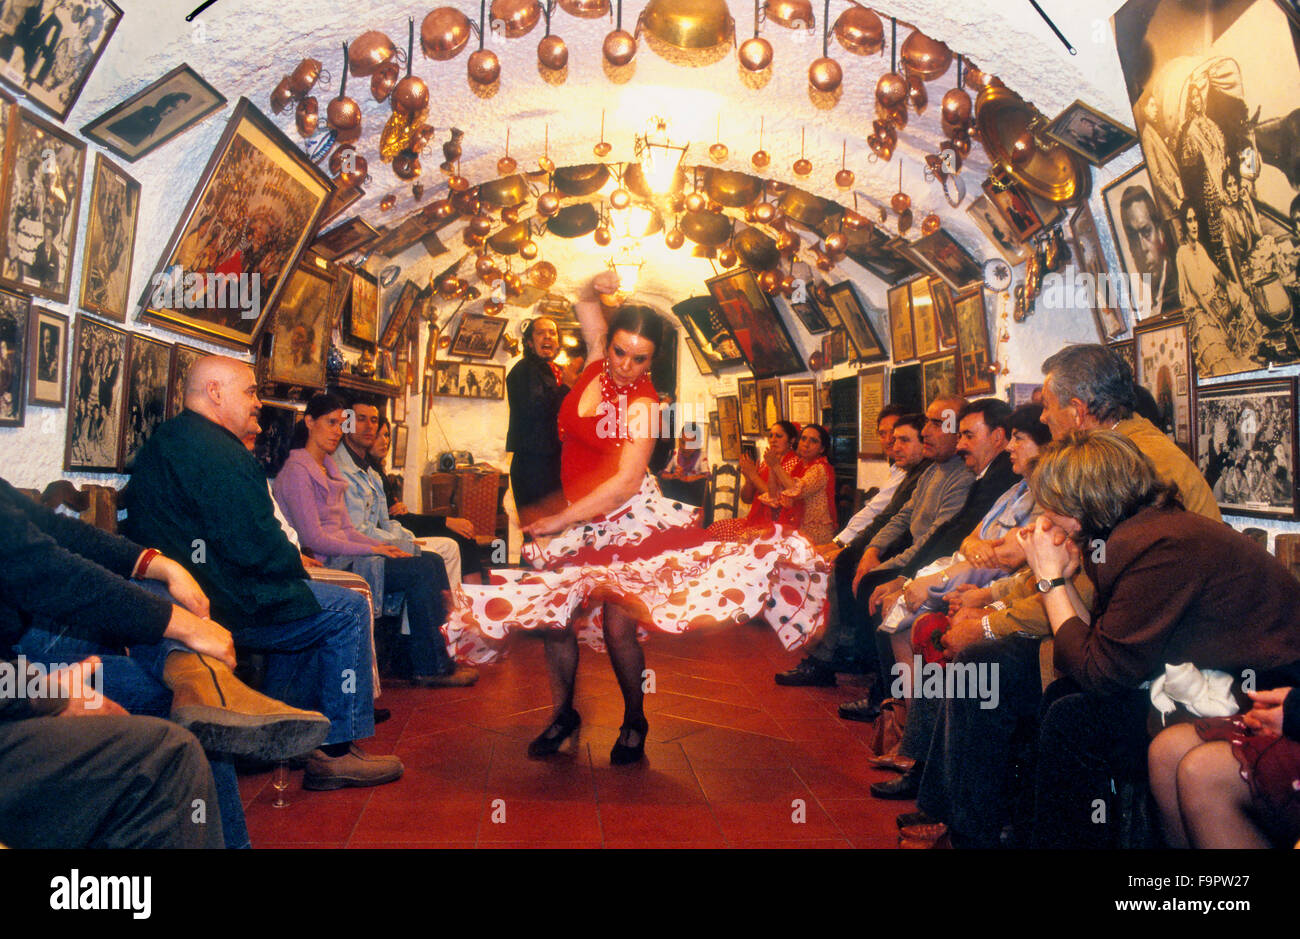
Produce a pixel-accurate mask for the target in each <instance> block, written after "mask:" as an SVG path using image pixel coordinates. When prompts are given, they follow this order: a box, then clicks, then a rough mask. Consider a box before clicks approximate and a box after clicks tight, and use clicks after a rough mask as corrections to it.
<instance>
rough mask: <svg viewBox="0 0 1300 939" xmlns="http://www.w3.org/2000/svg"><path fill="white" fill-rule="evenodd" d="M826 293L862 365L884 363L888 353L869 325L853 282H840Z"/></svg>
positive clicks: (868, 318)
mask: <svg viewBox="0 0 1300 939" xmlns="http://www.w3.org/2000/svg"><path fill="white" fill-rule="evenodd" d="M827 292H828V293H829V295H830V299H831V304H832V305H833V306H834V307H835V312H836V313H837V314H838V315H839V318H840V322H841V323H843V324H844V330H845V332H847V333H848V336H849V341H850V342H852V343H853V346H854V348H856V349H857V352H858V359H860V360H861V361H862V362H864V363H871V362H884V361H886V360H887V359H888V358H889V353H888V352H886V351H885V344H884V343H882V342H881V341H880V336H879V334H877V333H876V328H875V327H874V326H872V325H871V317H869V316H868V315H867V311H866V309H865V307H864V306H863V302H862V296H861V294H859V293H858V291H857V289H856V288H855V287H854V286H853V281H851V280H846V281H842V282H841V283H838V284H835V285H833V286H831V287H829V288H827Z"/></svg>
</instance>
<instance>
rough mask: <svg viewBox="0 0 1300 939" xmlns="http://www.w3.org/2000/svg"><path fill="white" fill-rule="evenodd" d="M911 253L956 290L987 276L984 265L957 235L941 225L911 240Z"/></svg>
mask: <svg viewBox="0 0 1300 939" xmlns="http://www.w3.org/2000/svg"><path fill="white" fill-rule="evenodd" d="M908 247H909V253H910V254H912V255H914V256H915V257H917V258H919V259H920V260H921V261H922V262H923V263H924V264H925V266H926V267H928V268H929V269H930V270H932V271H933V272H934V273H936V274H938V275H939V276H940V277H942V278H943V280H944V283H946V284H947V285H948V286H949V287H951V288H952V289H953V290H958V291H960V290H963V289H965V288H966V287H969V286H970V285H971V284H975V283H979V282H980V281H982V280H983V279H984V268H982V267H981V266H980V264H979V262H978V261H976V260H975V259H974V258H973V257H971V255H970V252H969V251H967V250H966V249H965V248H963V247H962V246H961V245H960V244H958V243H957V239H956V238H954V237H953V236H952V235H950V234H948V232H947V231H945V230H944V229H942V228H940V229H939V230H938V231H937V232H934V233H933V234H929V235H925V236H924V237H922V238H920V239H918V240H916V241H914V242H912V243H911V245H909V246H908Z"/></svg>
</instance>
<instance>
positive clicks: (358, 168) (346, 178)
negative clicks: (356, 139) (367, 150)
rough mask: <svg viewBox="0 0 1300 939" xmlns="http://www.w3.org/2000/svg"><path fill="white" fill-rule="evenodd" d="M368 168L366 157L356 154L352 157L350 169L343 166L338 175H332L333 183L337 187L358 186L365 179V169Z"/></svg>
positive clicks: (350, 187)
mask: <svg viewBox="0 0 1300 939" xmlns="http://www.w3.org/2000/svg"><path fill="white" fill-rule="evenodd" d="M368 168H369V166H368V164H367V163H366V158H365V157H363V156H361V155H360V154H357V155H356V156H355V157H353V158H352V169H350V170H349V169H348V168H347V167H346V166H345V167H343V169H342V171H341V172H340V173H339V174H338V176H336V177H334V183H335V185H336V186H337V187H338V188H339V189H352V188H353V187H354V186H360V185H361V184H362V183H364V182H365V181H366V170H367V169H368Z"/></svg>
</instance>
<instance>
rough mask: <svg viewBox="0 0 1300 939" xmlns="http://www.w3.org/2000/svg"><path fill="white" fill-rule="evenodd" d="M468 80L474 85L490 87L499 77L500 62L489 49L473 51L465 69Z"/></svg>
mask: <svg viewBox="0 0 1300 939" xmlns="http://www.w3.org/2000/svg"><path fill="white" fill-rule="evenodd" d="M466 72H467V73H468V75H469V80H470V81H472V82H473V83H474V84H476V85H490V84H492V83H493V82H494V81H496V80H497V79H498V78H500V77H501V60H500V59H498V58H497V54H496V53H495V52H493V51H492V50H491V49H475V50H474V51H473V52H471V53H470V56H469V65H468V66H467V68H466Z"/></svg>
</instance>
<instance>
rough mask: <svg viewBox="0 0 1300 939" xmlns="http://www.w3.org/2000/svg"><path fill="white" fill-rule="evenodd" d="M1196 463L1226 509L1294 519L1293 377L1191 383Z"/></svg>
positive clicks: (1294, 399) (1294, 381) (1294, 387)
mask: <svg viewBox="0 0 1300 939" xmlns="http://www.w3.org/2000/svg"><path fill="white" fill-rule="evenodd" d="M1195 407H1196V422H1195V427H1196V455H1197V459H1196V464H1197V466H1198V467H1199V468H1200V470H1201V473H1202V475H1204V476H1205V481H1206V482H1207V483H1209V485H1210V489H1211V491H1213V493H1214V499H1215V501H1216V502H1218V504H1219V508H1220V509H1222V510H1223V512H1224V514H1228V515H1251V516H1256V517H1259V518H1275V519H1293V518H1297V517H1300V514H1298V513H1297V502H1296V476H1295V467H1296V456H1297V453H1296V379H1295V378H1294V377H1290V378H1262V379H1259V380H1257V381H1238V382H1229V383H1226V384H1222V385H1201V386H1199V387H1198V388H1197V389H1196V405H1195Z"/></svg>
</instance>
